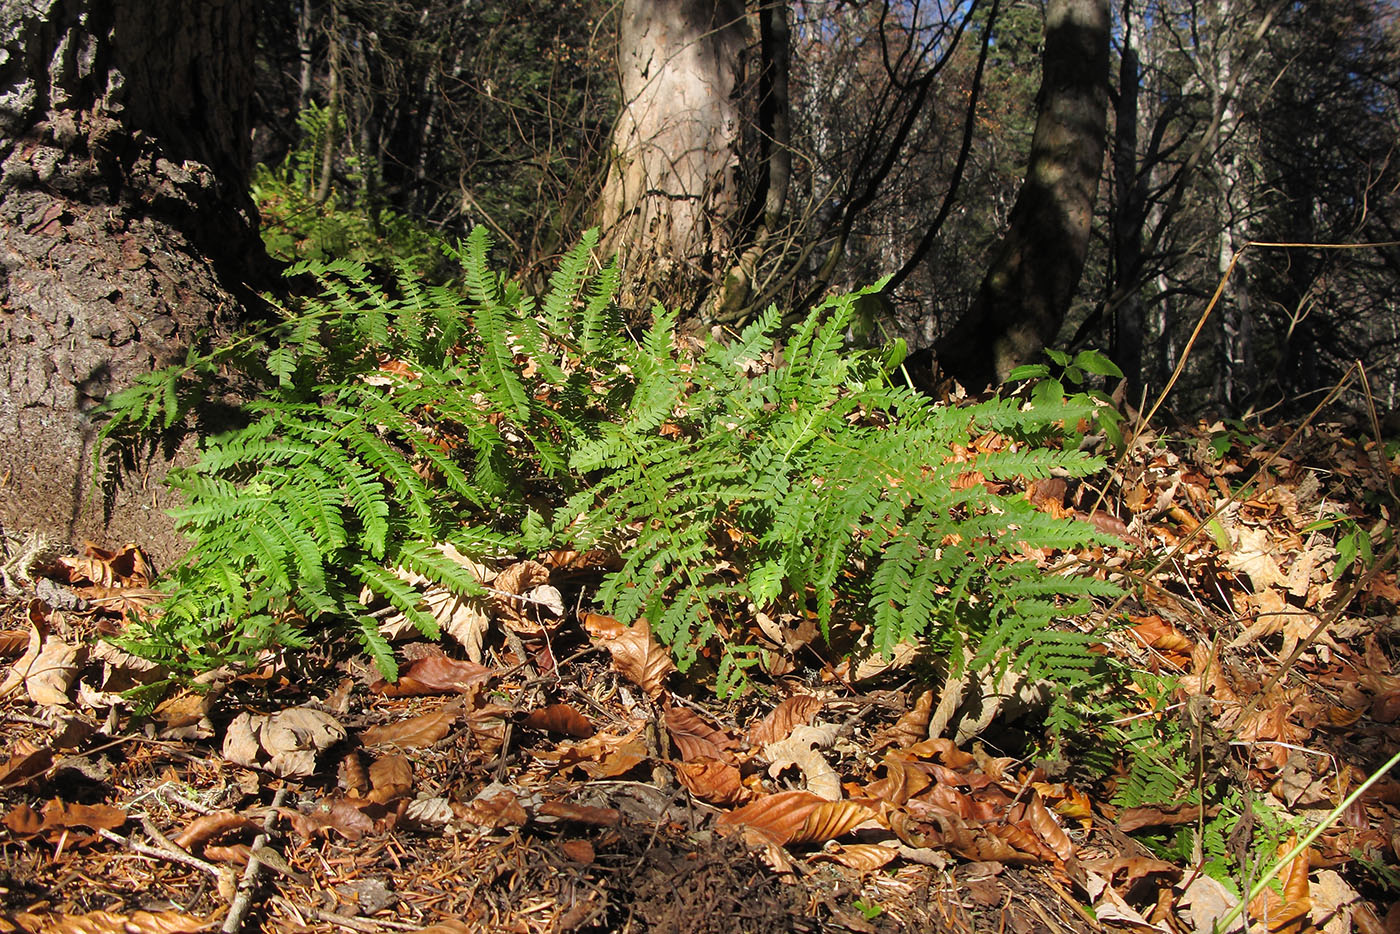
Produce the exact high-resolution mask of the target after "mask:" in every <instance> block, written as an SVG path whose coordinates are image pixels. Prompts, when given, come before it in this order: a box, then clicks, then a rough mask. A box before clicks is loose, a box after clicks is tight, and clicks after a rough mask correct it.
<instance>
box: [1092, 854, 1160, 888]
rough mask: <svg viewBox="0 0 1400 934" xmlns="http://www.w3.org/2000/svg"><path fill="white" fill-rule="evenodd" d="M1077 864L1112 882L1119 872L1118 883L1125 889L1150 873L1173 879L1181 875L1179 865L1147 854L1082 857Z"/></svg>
mask: <svg viewBox="0 0 1400 934" xmlns="http://www.w3.org/2000/svg"><path fill="white" fill-rule="evenodd" d="M1079 865H1081V866H1083V867H1084V868H1085V869H1087V870H1090V871H1092V872H1096V873H1098V874H1099V875H1100V876H1103V878H1105V879H1107V880H1108V881H1110V882H1112V881H1113V880H1114V877H1115V876H1117V875H1118V874H1119V873H1122V874H1123V878H1122V879H1120V880H1119V881H1118V884H1119V885H1120V886H1122V887H1123V888H1124V889H1126V888H1127V887H1128V886H1131V885H1132V884H1133V883H1134V882H1136V881H1137V880H1138V879H1142V878H1145V877H1147V876H1151V875H1161V876H1169V877H1170V878H1171V879H1172V880H1175V879H1176V878H1177V877H1179V876H1180V875H1181V867H1180V866H1177V865H1176V864H1174V863H1169V862H1167V861H1165V860H1161V859H1152V858H1150V857H1147V856H1115V857H1112V858H1111V859H1083V860H1080V861H1079Z"/></svg>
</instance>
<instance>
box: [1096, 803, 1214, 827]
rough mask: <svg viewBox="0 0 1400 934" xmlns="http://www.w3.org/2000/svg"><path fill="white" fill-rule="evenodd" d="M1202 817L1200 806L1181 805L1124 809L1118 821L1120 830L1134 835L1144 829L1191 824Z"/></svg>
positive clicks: (1120, 812) (1120, 811)
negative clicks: (1134, 832) (1136, 831)
mask: <svg viewBox="0 0 1400 934" xmlns="http://www.w3.org/2000/svg"><path fill="white" fill-rule="evenodd" d="M1200 817H1201V808H1200V805H1196V804H1179V805H1175V806H1173V807H1163V808H1154V807H1136V808H1122V809H1121V810H1119V812H1118V820H1117V821H1116V823H1117V825H1118V829H1119V830H1121V831H1123V832H1124V833H1132V832H1133V831H1135V830H1141V829H1143V828H1144V827H1175V826H1177V825H1178V824H1191V823H1194V822H1195V821H1197V820H1199V819H1200Z"/></svg>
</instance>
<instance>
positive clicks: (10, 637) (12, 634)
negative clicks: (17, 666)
mask: <svg viewBox="0 0 1400 934" xmlns="http://www.w3.org/2000/svg"><path fill="white" fill-rule="evenodd" d="M28 645H29V633H27V632H25V631H24V630H23V629H0V658H15V657H17V656H20V655H23V654H24V649H25V647H26V646H28Z"/></svg>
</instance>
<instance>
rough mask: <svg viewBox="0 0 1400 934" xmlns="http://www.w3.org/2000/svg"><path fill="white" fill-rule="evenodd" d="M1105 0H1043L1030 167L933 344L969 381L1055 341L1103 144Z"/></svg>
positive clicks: (1073, 281) (1081, 249) (992, 377)
mask: <svg viewBox="0 0 1400 934" xmlns="http://www.w3.org/2000/svg"><path fill="white" fill-rule="evenodd" d="M1108 31H1109V15H1108V0H1049V2H1048V3H1047V5H1046V10H1045V50H1044V53H1043V57H1042V61H1043V66H1042V71H1043V75H1042V78H1041V86H1040V96H1039V99H1038V101H1037V108H1038V113H1037V116H1036V124H1035V135H1034V137H1033V138H1032V141H1031V156H1030V166H1029V167H1028V168H1027V170H1026V178H1025V181H1024V182H1023V183H1022V186H1021V191H1020V194H1018V195H1017V198H1016V203H1015V205H1014V206H1013V207H1012V209H1011V216H1010V219H1009V223H1010V227H1009V229H1008V230H1007V232H1006V235H1005V236H1004V237H1003V239H1002V241H1001V243H1000V244H999V245H998V246H997V248H996V249H995V251H994V252H993V255H992V259H991V262H990V264H989V265H988V268H987V273H986V276H985V277H984V278H983V280H982V285H981V288H980V289H979V291H978V295H977V298H976V299H975V301H974V303H973V307H972V309H971V311H970V312H969V313H968V315H967V316H966V317H965V318H964V319H963V320H962V321H960V322H958V325H957V326H956V327H955V328H954V329H953V331H952V332H951V333H950V334H949V335H948V337H947V338H946V339H945V340H944V341H942V342H941V344H940V346H939V348H938V361H939V364H940V366H941V367H942V368H943V370H944V372H945V373H947V374H949V375H951V376H954V377H956V378H957V379H958V380H959V381H960V382H962V383H963V384H964V385H966V386H969V387H976V388H980V387H982V386H985V385H988V384H991V383H994V382H997V381H1000V380H1002V379H1004V378H1005V377H1006V375H1007V374H1008V373H1009V372H1011V370H1012V369H1014V368H1015V367H1017V366H1019V365H1020V364H1022V363H1026V362H1029V361H1031V360H1033V359H1034V358H1035V357H1036V355H1037V354H1039V353H1040V351H1041V350H1042V349H1043V348H1044V347H1045V346H1046V345H1047V344H1049V343H1050V342H1051V341H1052V340H1054V338H1055V335H1056V334H1057V332H1058V331H1059V329H1060V324H1061V323H1062V322H1063V321H1064V316H1065V312H1066V311H1067V310H1068V309H1069V304H1070V301H1071V300H1072V299H1073V298H1074V293H1075V290H1076V289H1077V287H1078V285H1079V276H1080V273H1081V272H1082V271H1083V269H1084V258H1085V255H1086V254H1087V252H1088V249H1089V234H1090V225H1091V222H1092V221H1093V215H1094V199H1095V197H1096V196H1097V193H1098V186H1099V174H1100V171H1101V169H1102V167H1103V156H1104V149H1105V147H1106V145H1107V138H1106V128H1107V115H1108Z"/></svg>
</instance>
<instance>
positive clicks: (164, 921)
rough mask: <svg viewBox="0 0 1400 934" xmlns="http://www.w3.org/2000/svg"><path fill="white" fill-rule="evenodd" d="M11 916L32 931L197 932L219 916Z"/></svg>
mask: <svg viewBox="0 0 1400 934" xmlns="http://www.w3.org/2000/svg"><path fill="white" fill-rule="evenodd" d="M8 917H9V920H10V921H12V922H13V923H15V924H17V925H18V926H19V929H20V930H22V931H25V932H28V934H195V932H197V931H208V930H211V929H212V928H214V927H215V926H216V925H217V924H218V919H217V918H213V919H209V920H200V919H199V918H196V917H194V916H193V915H187V914H185V913H183V912H179V911H136V912H133V913H131V914H129V915H120V914H117V913H115V912H111V911H89V912H88V913H87V914H81V915H68V914H61V913H58V912H53V913H36V912H28V911H21V912H16V913H14V914H12V915H9V916H8Z"/></svg>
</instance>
